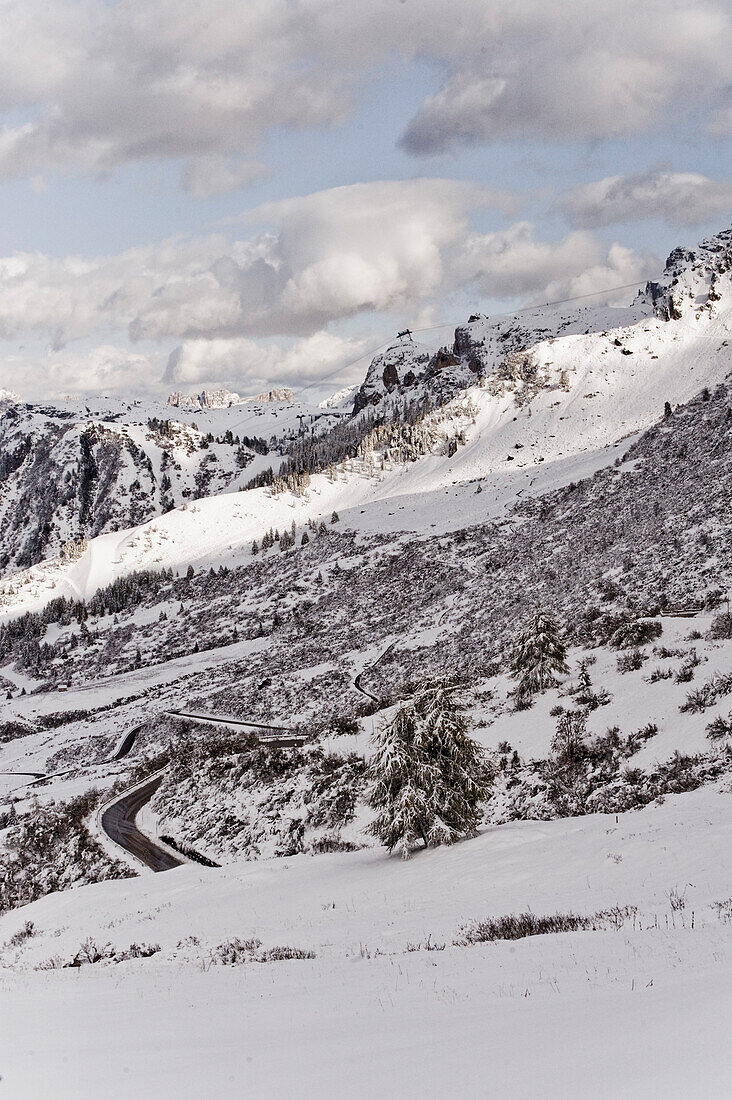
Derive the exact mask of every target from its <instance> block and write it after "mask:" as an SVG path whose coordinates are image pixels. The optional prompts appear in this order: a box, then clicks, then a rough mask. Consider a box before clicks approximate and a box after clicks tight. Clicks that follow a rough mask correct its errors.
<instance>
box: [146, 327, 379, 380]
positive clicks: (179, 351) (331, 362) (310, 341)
mask: <svg viewBox="0 0 732 1100" xmlns="http://www.w3.org/2000/svg"><path fill="white" fill-rule="evenodd" d="M362 351H363V343H362V341H360V340H354V339H344V338H341V337H339V336H334V335H333V334H331V333H328V332H316V333H314V334H313V335H312V336H307V337H304V338H303V339H300V340H295V341H293V342H291V343H289V344H283V343H282V342H278V343H270V344H267V345H262V344H260V343H257V341H255V340H248V339H246V338H245V337H234V338H232V339H222V338H218V339H214V340H187V341H186V342H185V343H183V344H181V345H180V346H179V347H177V348H176V349H175V351H174V352H172V353H171V355H170V357H169V359H168V365H167V367H166V371H165V377H164V381H165V382H166V383H167V384H169V385H170V386H173V385H183V386H192V385H203V384H205V383H213V382H217V381H221V380H223V381H224V382H226V384H227V385H230V386H232V387H239V388H240V389H245V390H246V389H250V390H254V389H265V388H266V387H267V386H269V385H272V384H273V381H274V382H276V383H279V384H282V383H287V384H289V385H292V386H295V387H298V386H303V385H307V384H308V383H309V382H317V381H320V380H321V379H322V378H325V377H327V376H329V375H331V374H333V373H335V372H337V371H339V370H341V369H345V368H346V367H347V366H348V365H349V364H350V363H352V362H353V361H354V360H356V359H357V358H358V357H359V355H360V354H361V353H362Z"/></svg>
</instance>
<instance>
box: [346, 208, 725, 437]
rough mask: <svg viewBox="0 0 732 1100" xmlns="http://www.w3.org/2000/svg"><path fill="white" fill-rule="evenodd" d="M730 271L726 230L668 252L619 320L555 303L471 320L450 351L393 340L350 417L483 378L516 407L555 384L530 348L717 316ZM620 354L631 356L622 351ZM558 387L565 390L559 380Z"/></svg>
mask: <svg viewBox="0 0 732 1100" xmlns="http://www.w3.org/2000/svg"><path fill="white" fill-rule="evenodd" d="M730 272H732V228H729V229H724V230H722V231H721V232H720V233H717V234H715V236H713V237H710V238H708V239H707V240H705V241H702V242H701V244H699V245H697V247H696V248H695V249H693V250H692V249H688V248H676V249H674V251H673V252H672V253H671V255H670V256H669V258H668V260H667V261H666V268H665V271H664V273H663V276H662V277H661V278H660V279H659V280H657V281H654V282H649V283H648V284H647V285H646V287H645V289H644V290H642V291H640V292H639V293H638V294H637V295H636V298H635V301H634V302H632V304H630V305H629V306H628V307H627V308H626V309H625V310H624V317H623V318H622V319H621V318H620V316H619V312H622V311H619V310H618V309H617V308H613V309H611V310H609V311H608V309H606V308H605V307H603V306H599V307H595V306H594V305H593V304H585V303H582V304H580V305H576V304H575V303H568V304H567V305H566V306H563V305H562V304H561V303H559V304H558V305H555V306H543V307H542V306H538V307H536V309H533V310H530V311H524V310H520V311H518V312H517V313H515V314H513V315H511V314H508V315H504V316H502V317H496V318H495V319H492V318H490V317H483V316H481V315H480V314H477V313H476V314H473V315H472V316H471V317H470V319H469V321H468V322H467V323H466V324H464V325H459V326H458V327H457V328H456V330H455V340H454V343H453V346H452V349H449V348H442V349H440V350H439V351H437V352H432V351H431V350H430V349H428V348H427V347H425V346H424V345H423V344H418V343H415V342H414V341H412V340H409V339H403V338H402V339H399V340H398V341H397V342H396V343H394V344H392V345H391V347H389V348H387V349H386V351H384V352H381V353H380V354H379V355H377V356H376V357H375V359H374V360H373V361H372V363H371V365H370V367H369V369H368V372H367V374H366V378H365V379H364V382H363V385H362V386H361V387H360V389H359V390H358V392H357V393H356V397H355V401H354V406H353V413H354V415H357V414H358V413H359V412H361V411H362V410H363V409H366V408H368V407H374V406H378V405H380V404H381V403H382V402H385V401H386V402H388V403H389V404H390V405H396V404H398V403H399V402H400V401H401V402H402V403H404V402H408V401H414V400H421V399H422V398H423V397H429V398H430V400H433V401H435V402H443V401H445V400H448V399H449V398H450V397H451V396H452V395H453V394H455V393H456V392H458V391H459V390H460V389H462V388H465V387H468V386H471V385H475V383H476V379H478V378H480V379H485V380H486V385H488V386H491V385H498V384H500V383H501V382H504V381H505V382H507V383H509V384H510V386H511V388H513V389H514V390H515V391H516V400H517V401H520V397H519V390H520V391H522V393H524V396H526V394H528V393H529V391H531V392H533V391H535V390H536V388H537V386H542V385H554V384H562V383H558V382H557V379H553V377H552V376H551V371H550V370H549V369H548V368H549V367H550V365H551V364H550V362H548V360H551V359H552V355H551V352H549V351H548V350H546V349H545V351H544V353H543V357H544V360H545V363H544V366H542V371H543V373H541V372H540V371H539V366H541V364H537V363H534V361H533V359H532V357H531V354H530V352H531V349H533V348H535V347H536V346H537V345H540V344H549V345H551V343H552V341H553V340H555V339H557V338H560V337H565V336H585V335H587V334H589V333H590V332H592V331H595V332H598V333H600V334H602V333H605V335H607V332H606V330H610V329H615V328H616V327H618V326H621V325H626V326H632V325H634V324H636V323H637V322H638V321H640V320H642V319H644V318H646V317H654V316H655V317H659V318H662V319H663V320H665V321H670V322H674V321H679V320H681V319H683V318H684V317H685V316H686V315H687V313H688V312H690V311H695V312H696V313H697V315H698V314H699V312H700V311H701V310H708V311H714V310H717V309H719V308H722V307H720V306H718V303H720V301H721V299H722V298H723V297H724V296H726V295H727V294H728V293H729V291H728V284H729V273H730ZM628 297H629V298H630V294H629V295H628ZM624 339H625V337H623V340H624ZM620 343H621V344H622V343H623V341H621V342H620ZM616 346H618V347H619V346H620V344H617V345H616ZM620 354H622V355H624V356H625V355H631V354H633V352H632V351H631V350H630V349H628V348H624V349H623V350H621V352H620ZM544 367H546V368H547V370H544ZM562 385H563V388H565V389H566V378H565V382H564V383H563V384H562Z"/></svg>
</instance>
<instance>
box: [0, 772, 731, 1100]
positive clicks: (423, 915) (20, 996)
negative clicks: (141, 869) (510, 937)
mask: <svg viewBox="0 0 732 1100" xmlns="http://www.w3.org/2000/svg"><path fill="white" fill-rule="evenodd" d="M729 798H730V795H729V793H718V792H715V791H712V790H710V789H706V790H704V791H697V792H695V793H693V794H689V795H684V796H680V797H674V798H669V799H667V800H666V802H665V804H664V805H663V806H653V807H648V808H646V809H645V810H643V811H640V812H638V813H631V814H625V815H620V818H619V821H618V823H617V824H616V823H615V818H614V817H608V816H601V815H598V816H594V817H591V818H581V819H573V820H565V821H554V822H544V823H538V822H522V823H517V824H513V825H509V826H503V827H501V828H500V829H489V830H486V831H484V832H483V833H482V834H481V836H480V837H478V838H477V839H475V840H471V841H465V842H463V843H461V844H459V845H457V846H455V847H454V848H451V849H438V850H435V851H430V852H424V853H420V854H418V855H417V856H415V857H414V858H413V859H412V860H411V861H409V862H407V863H406V864H405V863H402V862H401V861H399V860H397V859H393V858H389V857H387V856H386V855H384V854H383V853H382V852H374V851H364V852H358V853H353V854H348V855H329V856H315V857H311V856H297V857H294V858H290V859H283V860H277V861H267V862H264V863H256V864H233V865H230V866H229V867H226V868H223V869H221V870H217V871H203V870H201V869H200V868H194V867H185V868H180V869H177V870H175V871H172V872H168V873H166V874H164V875H158V876H148V877H145V878H141V879H136V880H127V881H119V882H110V883H103V884H98V885H95V886H88V887H83V888H81V889H77V890H74V891H71V892H68V893H64V894H56V895H51V896H48V897H46V898H44V899H42V900H41V901H39V902H36V903H34V904H33V905H31V906H27V907H25V908H24V909H22V910H18V911H15V912H13V913H10V914H8V915H6V916H5V917H3V918H2V919H0V941H2V940H7V939H9V937H10V936H11V935H12V934H13V933H14V932H15V931H16V930H17V929H18V928H19V927H21V926H22V924H23V923H24V921H25V920H28V919H30V920H33V921H34V922H35V925H36V928H37V930H38V931H37V935H35V936H33V937H32V938H30V939H28V940H26V942H25V944H24V945H23V946H22V947H21V948H18V949H12V950H11V951H10V954H9V953H8V950H7V949H6V951H5V958H6V961H10V958H11V957H13V961H14V970H13V972H10V971H7V970H6V971H5V972H4V973H3V977H2V979H0V980H1V981H2V986H3V987H4V990H5V992H6V994H7V995H8V996H9V997H12V1002H13V1013H12V1016H11V1018H10V1020H9V1027H8V1028H3V1033H2V1036H1V1037H0V1052H1V1054H2V1061H3V1066H4V1070H3V1074H4V1077H5V1080H6V1081H7V1083H8V1085H9V1087H10V1088H11V1090H12V1091H11V1093H10V1094H11V1095H13V1096H14V1097H16V1096H17V1097H18V1098H19V1100H24V1098H25V1097H32V1096H33V1097H35V1096H39V1095H46V1094H48V1089H49V1087H51V1083H52V1082H55V1084H54V1085H53V1095H54V1096H58V1097H60V1098H64V1097H72V1096H74V1097H87V1096H93V1095H96V1094H97V1092H98V1090H100V1089H101V1090H103V1091H104V1095H105V1096H110V1097H117V1096H123V1095H129V1093H130V1092H134V1091H135V1090H138V1091H142V1092H144V1093H145V1094H150V1093H151V1092H154V1093H155V1094H156V1095H160V1096H161V1097H173V1096H180V1095H191V1096H192V1095H200V1094H202V1093H206V1094H208V1095H216V1096H222V1097H229V1096H231V1097H234V1096H242V1095H252V1096H254V1095H256V1096H266V1097H284V1096H286V1095H292V1091H293V1090H295V1091H296V1092H297V1094H298V1095H300V1096H303V1097H318V1096H335V1095H339V1094H345V1095H348V1096H355V1097H366V1096H373V1095H375V1094H378V1093H381V1094H382V1095H394V1096H400V1097H401V1096H404V1097H418V1096H427V1097H438V1096H445V1095H456V1094H460V1095H467V1096H493V1095H501V1096H511V1097H529V1096H535V1095H542V1096H546V1097H560V1096H561V1097H566V1096H580V1095H582V1096H592V1097H607V1098H608V1100H610V1098H611V1097H612V1098H615V1097H647V1096H658V1097H660V1096H669V1097H681V1096H688V1095H703V1096H705V1097H712V1098H713V1097H720V1098H721V1097H723V1096H725V1095H727V1092H726V1088H727V1082H728V1077H727V1075H728V1073H729V1071H730V1069H732V1057H731V1055H730V1048H729V1044H728V1043H727V1042H726V1020H727V1016H728V1012H729V1007H730V997H731V995H730V984H729V982H730V978H731V977H732V973H731V970H730V964H729V961H728V954H729V946H730V937H731V936H732V926H730V925H729V924H725V923H723V922H722V921H721V920H720V919H719V917H718V916H717V915H716V911H715V909H714V907H713V902H714V901H717V900H722V899H725V898H728V897H729V895H730V883H731V882H732V876H731V875H730V872H731V871H732V861H731V860H732V857H731V856H730V852H732V844H731V842H732V815H730V813H729ZM672 891H677V892H678V894H680V895H682V896H684V898H685V906H686V907H685V909H684V910H683V912H679V911H674V910H672V909H671V906H670V900H669V895H670V894H671V892H672ZM627 904H631V905H636V906H638V917H637V919H636V927H635V928H633V927H632V922H631V923H629V924H626V925H624V926H623V927H622V928H620V929H619V930H615V929H609V930H607V931H598V932H593V931H587V932H573V933H563V934H558V935H549V936H542V937H531V938H528V939H524V940H520V941H514V942H503V943H492V944H480V945H476V946H473V947H455V946H452V940H453V938H455V937H456V936H457V935H458V931H459V926H460V925H461V924H463V923H465V922H470V921H473V920H476V919H480V918H483V917H486V916H498V915H503V914H506V913H509V912H519V911H525V910H526V909H529V908H530V909H531V910H532V911H533V912H534V913H536V914H539V915H541V914H548V913H553V912H556V911H559V912H568V911H573V912H576V913H594V912H595V911H597V910H598V909H602V908H607V907H610V906H613V905H621V906H622V905H627ZM692 911H693V914H694V916H693V922H694V926H693V928H692V926H691V923H692ZM654 921H656V922H657V926H656V924H654ZM667 921H668V928H667V927H666V923H667ZM682 921H683V924H682ZM641 924H642V930H641V927H640V925H641ZM88 936H92V937H93V938H94V939H95V940H96V941H97V943H99V944H101V943H104V942H107V941H111V942H113V943H114V944H115V945H116V946H120V947H125V946H127V945H128V944H129V943H131V942H134V941H136V942H144V943H160V945H161V948H162V950H161V952H160V954H158V955H155V956H153V958H151V959H143V960H136V961H134V962H129V963H122V964H119V965H118V966H113V965H112V964H104V963H103V964H97V965H96V966H94V967H93V966H88V967H85V968H83V969H82V970H81V971H47V972H44V971H35V970H32V969H31V967H33V966H36V965H38V964H39V963H40V962H41V961H43V960H44V959H46V958H48V957H49V956H50V955H59V956H60V957H61V958H66V957H67V956H70V955H72V954H73V953H74V952H75V951H76V950H77V949H78V946H79V944H80V943H81V942H82V941H83V940H85V939H86V938H87V937H88ZM189 936H196V937H198V939H199V941H200V943H199V944H198V945H191V943H190V942H189V943H188V944H185V945H183V946H182V947H178V946H177V945H178V943H179V942H181V941H183V940H185V939H186V937H189ZM232 936H239V937H241V938H243V939H244V938H249V937H252V936H257V937H258V938H260V939H261V940H262V942H263V946H264V947H270V946H275V945H277V944H286V945H290V946H294V947H300V948H310V949H312V950H314V951H315V952H316V956H317V957H316V959H314V960H302V961H293V962H278V963H269V964H257V963H249V964H246V965H245V966H243V967H241V968H237V969H230V970H225V969H224V968H220V967H217V966H215V965H210V963H209V962H208V961H207V951H208V950H210V949H211V948H212V947H213V946H214V945H215V944H216V943H219V942H222V941H223V940H225V939H228V938H230V937H232ZM428 937H429V942H430V944H432V945H434V944H437V945H438V946H440V945H441V944H442V943H445V944H446V946H445V949H444V950H435V951H427V950H425V949H424V947H425V944H426V942H427V940H428ZM410 945H411V946H412V947H417V946H418V945H421V949H420V950H410ZM379 952H381V954H380V953H379ZM31 1020H32V1021H33V1024H32V1026H31ZM51 1021H53V1027H51ZM44 1022H45V1023H44ZM39 1034H42V1035H43V1050H44V1058H43V1060H42V1061H41V1062H40V1063H39V1060H38V1059H34V1058H33V1055H32V1052H33V1050H35V1049H37V1045H38V1041H39V1040H38V1036H39ZM132 1051H134V1055H133V1054H132ZM690 1089H691V1091H689V1090H690Z"/></svg>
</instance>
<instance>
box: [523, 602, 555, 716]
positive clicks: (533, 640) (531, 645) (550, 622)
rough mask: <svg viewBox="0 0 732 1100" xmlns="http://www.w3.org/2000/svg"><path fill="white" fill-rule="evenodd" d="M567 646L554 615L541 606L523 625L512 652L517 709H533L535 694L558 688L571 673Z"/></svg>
mask: <svg viewBox="0 0 732 1100" xmlns="http://www.w3.org/2000/svg"><path fill="white" fill-rule="evenodd" d="M566 656H567V647H566V645H565V644H564V641H563V640H562V635H561V631H560V629H559V624H558V622H557V620H556V619H555V618H554V616H553V615H550V614H549V612H548V611H545V610H544V608H542V607H539V608H537V609H536V611H535V612H534V613H533V615H531V617H530V618H529V619H528V621H527V622H526V623H525V624H524V626H523V628H522V630H521V633H520V634H519V636H518V638H517V640H516V644H515V647H514V653H513V663H512V672H513V675H514V677H515V679H516V691H515V700H516V709H517V710H522V709H525V708H526V707H530V706H531V703H532V700H533V697H534V695H536V694H537V693H538V692H540V691H544V690H545V689H546V688H549V687H556V685H557V684H558V683H559V680H558V679H557V677H558V676H560V675H564V674H565V673H567V672H568V671H569V670H568V668H567V663H566Z"/></svg>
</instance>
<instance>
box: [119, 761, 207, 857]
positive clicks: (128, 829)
mask: <svg viewBox="0 0 732 1100" xmlns="http://www.w3.org/2000/svg"><path fill="white" fill-rule="evenodd" d="M162 781H163V777H162V775H161V774H160V773H159V774H158V775H154V776H153V777H152V778H151V779H148V780H147V781H146V782H145V783H142V784H140V786H138V787H135V788H134V789H133V790H131V791H128V792H127V794H123V795H122V797H121V798H118V799H117V801H116V802H113V803H112V804H111V805H110V806H107V808H106V810H104V811H103V813H102V816H101V826H102V829H103V830H104V832H105V833H106V834H107V836H108V837H109V839H110V840H113V841H114V843H115V844H119V846H120V848H124V850H125V851H126V852H129V853H130V854H131V855H133V856H136V858H137V859H139V860H140V862H141V863H144V864H145V866H146V867H149V868H150V870H151V871H170V870H171V869H172V868H173V867H180V866H182V864H184V863H186V862H188V861H187V860H184V859H179V858H178V857H177V856H174V855H173V853H172V852H169V851H168V850H167V849H166V848H161V847H160V845H159V844H156V843H155V841H154V840H151V839H150V837H149V836H145V834H144V833H141V832H140V830H139V829H138V828H137V825H136V818H137V815H138V814H139V812H140V810H141V809H142V807H143V806H144V805H145V804H146V803H147V802H149V801H150V799H151V798H152V796H153V795H154V794H155V792H156V790H157V789H158V787H159V786H160V784H161V783H162Z"/></svg>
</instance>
